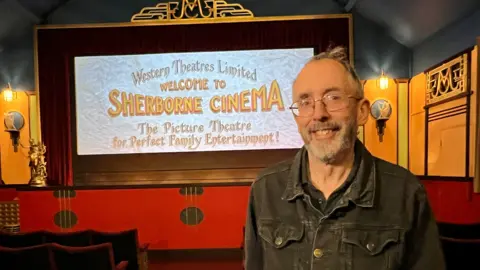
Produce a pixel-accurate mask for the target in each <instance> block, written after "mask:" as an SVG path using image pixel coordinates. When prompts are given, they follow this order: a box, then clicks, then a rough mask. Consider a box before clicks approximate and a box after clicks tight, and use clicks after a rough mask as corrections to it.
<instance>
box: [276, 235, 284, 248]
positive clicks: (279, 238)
mask: <svg viewBox="0 0 480 270" xmlns="http://www.w3.org/2000/svg"><path fill="white" fill-rule="evenodd" d="M282 243H283V239H282V237H277V238H276V239H275V245H277V246H280V245H281V244H282Z"/></svg>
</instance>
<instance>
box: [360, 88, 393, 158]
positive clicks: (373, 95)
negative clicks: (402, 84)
mask: <svg viewBox="0 0 480 270" xmlns="http://www.w3.org/2000/svg"><path fill="white" fill-rule="evenodd" d="M363 89H364V91H365V97H366V98H367V99H368V100H369V101H370V104H373V102H374V101H375V100H377V99H380V98H382V99H386V100H388V101H389V102H390V104H391V105H392V115H391V116H390V119H389V120H388V121H387V123H386V127H385V131H384V133H385V134H384V135H383V142H380V139H379V137H378V134H377V128H376V121H375V119H374V118H373V117H372V116H371V115H370V117H369V119H368V122H367V123H366V125H365V129H364V134H365V140H364V144H365V146H366V147H367V149H368V150H369V151H370V152H371V153H372V154H373V155H374V156H376V157H378V158H381V159H384V160H386V161H389V162H392V163H394V164H397V142H398V139H397V124H398V123H397V122H398V121H397V118H398V114H397V104H398V103H397V84H396V82H395V81H394V80H389V83H388V88H387V89H385V90H381V89H379V88H378V85H377V80H368V81H366V82H365V84H364V87H363Z"/></svg>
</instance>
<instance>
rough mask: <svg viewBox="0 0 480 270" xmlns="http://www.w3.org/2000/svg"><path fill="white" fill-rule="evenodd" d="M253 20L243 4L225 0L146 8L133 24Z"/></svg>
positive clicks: (186, 0)
mask: <svg viewBox="0 0 480 270" xmlns="http://www.w3.org/2000/svg"><path fill="white" fill-rule="evenodd" d="M231 17H234V18H253V17H254V16H253V13H252V11H250V10H248V9H245V8H244V7H243V6H242V5H241V4H236V3H234V4H229V3H227V2H226V1H223V0H181V2H168V3H160V4H157V5H156V6H155V7H145V8H142V10H141V11H140V12H139V13H137V14H135V15H133V16H132V18H131V19H130V21H131V22H133V23H135V22H163V21H172V20H192V19H207V20H211V19H219V18H231Z"/></svg>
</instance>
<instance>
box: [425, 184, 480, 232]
mask: <svg viewBox="0 0 480 270" xmlns="http://www.w3.org/2000/svg"><path fill="white" fill-rule="evenodd" d="M422 183H423V184H424V186H425V188H426V190H427V193H428V198H429V201H430V204H431V206H432V208H433V212H434V214H435V218H436V219H437V221H438V222H445V223H453V224H474V223H477V224H480V194H475V193H473V183H472V182H459V181H431V180H423V181H422Z"/></svg>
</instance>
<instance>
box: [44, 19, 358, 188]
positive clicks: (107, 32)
mask: <svg viewBox="0 0 480 270" xmlns="http://www.w3.org/2000/svg"><path fill="white" fill-rule="evenodd" d="M349 26H350V18H349V17H343V18H323V19H319V18H316V19H313V18H312V19H302V20H289V21H254V22H239V23H215V24H196V25H158V26H135V27H125V26H117V27H98V28H54V27H53V26H47V27H46V28H39V29H37V30H36V31H37V57H38V58H37V61H38V71H37V72H38V76H39V90H40V116H41V130H42V139H43V142H44V143H45V145H46V146H47V154H46V161H47V172H48V179H49V180H48V183H49V184H50V185H72V184H73V171H72V158H76V150H75V148H76V146H75V145H73V144H72V138H73V139H74V136H76V134H71V130H72V119H73V120H74V119H75V116H74V113H72V112H71V104H72V103H73V102H74V99H73V96H74V85H72V84H71V82H72V81H73V80H72V78H73V76H74V74H73V73H74V70H73V68H72V66H73V65H72V64H73V57H75V56H81V55H115V54H145V53H162V52H187V51H215V50H251V49H279V48H295V47H315V48H317V49H319V50H322V49H325V48H326V47H327V46H329V45H332V44H334V45H343V46H346V47H347V48H349V47H350V45H351V44H350V29H351V28H350V27H349Z"/></svg>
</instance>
